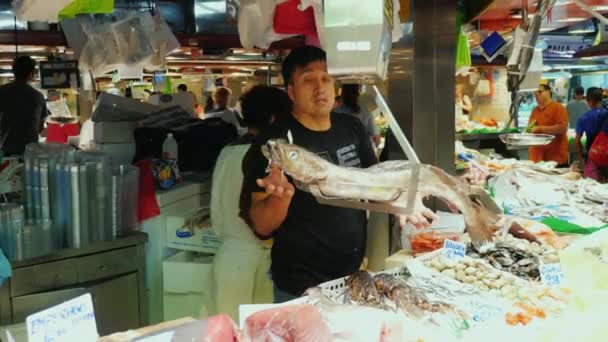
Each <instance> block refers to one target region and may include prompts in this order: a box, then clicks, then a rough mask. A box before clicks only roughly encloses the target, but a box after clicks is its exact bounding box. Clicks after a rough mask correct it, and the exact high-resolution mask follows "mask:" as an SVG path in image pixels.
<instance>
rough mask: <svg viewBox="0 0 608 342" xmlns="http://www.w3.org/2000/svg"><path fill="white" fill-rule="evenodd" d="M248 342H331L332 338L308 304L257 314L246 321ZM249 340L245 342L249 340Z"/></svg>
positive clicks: (316, 311)
mask: <svg viewBox="0 0 608 342" xmlns="http://www.w3.org/2000/svg"><path fill="white" fill-rule="evenodd" d="M245 336H246V337H247V338H249V340H250V341H251V342H330V341H332V335H331V332H330V331H329V328H328V327H327V324H326V323H325V322H324V321H323V318H322V317H321V313H319V310H317V308H316V307H314V306H313V305H310V304H298V305H288V306H282V307H278V308H274V309H269V310H264V311H260V312H257V313H255V314H253V315H251V316H249V318H247V320H246V321H245ZM249 340H248V341H249Z"/></svg>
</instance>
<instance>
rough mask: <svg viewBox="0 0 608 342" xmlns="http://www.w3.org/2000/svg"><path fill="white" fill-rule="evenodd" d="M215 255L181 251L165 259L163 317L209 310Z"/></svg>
mask: <svg viewBox="0 0 608 342" xmlns="http://www.w3.org/2000/svg"><path fill="white" fill-rule="evenodd" d="M212 276H213V256H210V255H200V254H198V253H194V252H179V253H177V254H175V255H173V256H170V257H169V258H167V259H165V260H164V261H163V319H164V320H165V321H166V320H171V319H177V318H181V317H188V316H189V317H197V318H204V316H207V315H208V313H209V312H210V306H211V303H210V301H211V296H212V295H211V286H212V282H211V277H212Z"/></svg>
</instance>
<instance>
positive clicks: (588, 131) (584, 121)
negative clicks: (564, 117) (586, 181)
mask: <svg viewBox="0 0 608 342" xmlns="http://www.w3.org/2000/svg"><path fill="white" fill-rule="evenodd" d="M587 101H588V102H589V106H591V109H590V110H589V111H588V112H587V113H585V114H584V115H583V116H581V117H580V118H579V119H578V121H577V123H576V138H575V140H574V144H575V145H576V152H577V155H578V161H579V163H580V166H581V167H582V169H583V174H584V176H585V177H587V178H592V179H595V180H597V181H600V180H602V179H604V178H605V177H606V176H607V175H608V172H607V171H608V170H602V169H601V168H599V167H598V166H596V165H594V164H593V163H592V162H591V161H589V160H587V153H588V152H589V149H590V148H591V146H592V145H593V141H594V140H595V137H596V136H597V135H598V133H599V132H600V129H601V128H602V124H603V123H604V122H606V118H608V111H607V110H606V109H605V108H604V107H603V105H602V101H603V94H602V89H600V88H592V89H590V90H589V91H587ZM583 134H584V135H585V137H586V138H587V142H586V144H585V145H586V146H585V147H584V148H583V143H582V137H583Z"/></svg>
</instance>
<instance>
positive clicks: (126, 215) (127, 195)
mask: <svg viewBox="0 0 608 342" xmlns="http://www.w3.org/2000/svg"><path fill="white" fill-rule="evenodd" d="M138 195H139V169H138V168H136V167H134V166H131V165H120V166H118V167H116V168H114V170H113V171H112V186H111V198H112V201H111V203H112V208H111V224H112V228H111V234H112V236H113V237H117V236H120V235H124V234H125V233H127V232H129V231H134V230H137V228H138V227H139V222H138V220H137V205H138Z"/></svg>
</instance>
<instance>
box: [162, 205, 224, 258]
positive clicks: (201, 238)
mask: <svg viewBox="0 0 608 342" xmlns="http://www.w3.org/2000/svg"><path fill="white" fill-rule="evenodd" d="M194 213H195V212H189V213H186V214H185V215H183V216H178V215H175V216H167V226H166V242H167V247H169V248H175V249H181V250H186V251H193V252H202V253H212V254H213V253H216V252H217V250H218V249H219V247H220V246H221V245H222V241H221V240H220V239H219V237H218V236H217V235H216V234H215V231H214V230H213V228H211V227H208V228H193V229H187V228H185V227H184V226H185V223H186V220H187V219H188V217H190V216H191V215H193V214H194Z"/></svg>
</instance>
